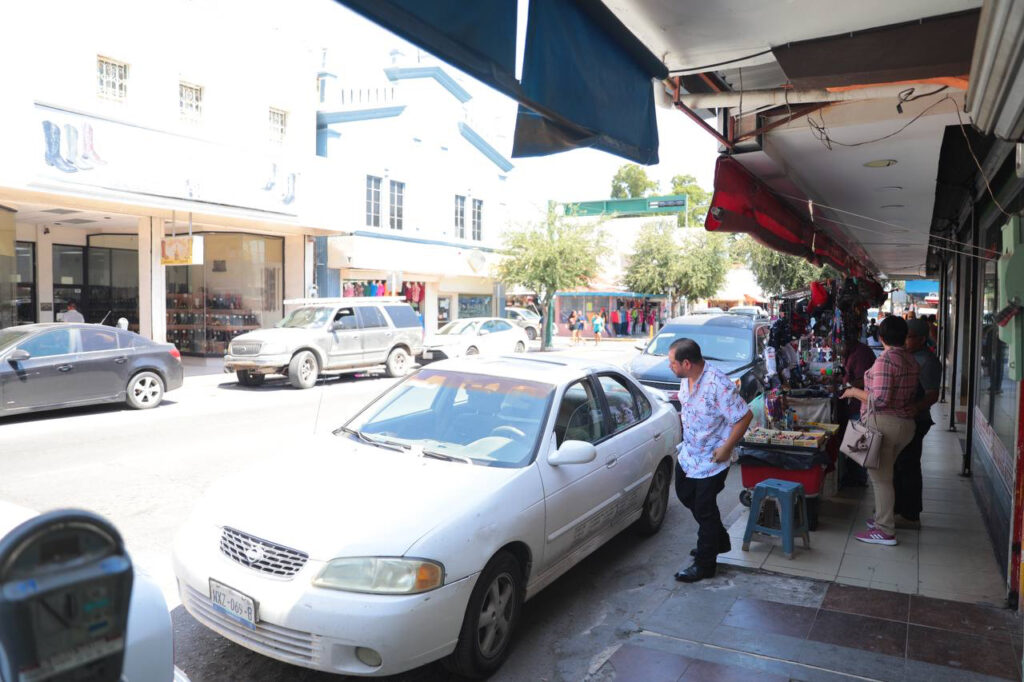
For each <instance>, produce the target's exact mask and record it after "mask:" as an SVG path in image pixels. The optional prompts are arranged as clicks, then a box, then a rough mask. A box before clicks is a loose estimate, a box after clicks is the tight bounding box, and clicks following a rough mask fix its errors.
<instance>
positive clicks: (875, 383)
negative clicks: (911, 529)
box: [839, 315, 920, 545]
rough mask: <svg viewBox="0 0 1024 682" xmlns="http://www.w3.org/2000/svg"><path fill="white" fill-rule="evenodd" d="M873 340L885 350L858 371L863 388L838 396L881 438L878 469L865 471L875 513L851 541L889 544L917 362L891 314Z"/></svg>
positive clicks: (910, 427)
mask: <svg viewBox="0 0 1024 682" xmlns="http://www.w3.org/2000/svg"><path fill="white" fill-rule="evenodd" d="M878 337H879V338H880V339H881V340H882V346H883V347H884V348H885V351H884V352H883V353H882V354H881V355H879V356H878V359H876V360H875V364H874V365H872V366H871V369H869V370H868V371H867V372H865V373H864V388H863V389H860V388H848V389H846V391H845V392H844V393H843V394H842V395H841V396H839V397H840V398H844V399H845V398H856V399H857V400H859V401H860V402H861V410H860V418H861V421H862V422H864V423H865V424H867V425H868V426H870V427H872V428H873V429H875V430H876V431H879V432H881V434H882V448H881V451H880V452H879V454H878V468H877V469H868V477H869V478H870V479H871V487H872V488H873V489H874V493H875V515H874V517H873V518H870V519H868V521H867V526H868V529H867V530H863V531H861V532H859V533H857V534H856V535H854V537H855V538H857V539H858V540H859V541H861V542H867V543H870V544H874V545H895V544H898V542H899V541H898V540H897V539H896V521H895V518H894V516H893V514H894V512H893V505H894V504H895V499H894V496H895V492H894V491H893V484H892V474H893V465H894V464H895V462H896V456H897V455H898V454H899V453H900V452H901V451H902V450H903V448H905V447H906V446H907V445H908V444H909V443H910V441H911V439H912V438H913V437H914V419H913V418H914V407H913V405H914V393H915V392H916V391H917V377H918V374H919V373H920V370H919V369H918V366H917V360H915V359H914V356H913V355H911V354H910V353H909V352H908V351H907V349H906V348H904V347H903V344H904V343H906V340H907V322H906V320H903V319H901V318H899V317H897V316H895V315H892V316H890V317H887V318H885V319H884V320H882V323H881V324H880V325H878Z"/></svg>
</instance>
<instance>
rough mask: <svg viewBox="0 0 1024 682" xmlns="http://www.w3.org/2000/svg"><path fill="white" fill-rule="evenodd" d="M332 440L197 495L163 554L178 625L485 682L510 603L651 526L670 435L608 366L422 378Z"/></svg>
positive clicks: (440, 367) (566, 360)
mask: <svg viewBox="0 0 1024 682" xmlns="http://www.w3.org/2000/svg"><path fill="white" fill-rule="evenodd" d="M335 436H337V438H331V439H330V440H329V442H326V443H323V442H321V446H320V447H319V448H317V449H316V450H312V449H310V450H306V449H303V448H299V447H297V448H296V449H295V450H294V451H293V452H289V453H287V455H283V456H282V457H281V458H280V461H279V462H277V463H276V464H274V465H271V466H269V467H266V468H263V469H261V470H257V471H251V472H249V473H247V474H244V475H239V476H235V477H232V478H231V479H229V480H226V481H223V482H222V483H220V484H217V485H216V486H215V487H214V488H213V489H211V490H210V491H208V492H207V495H206V496H205V497H204V499H203V501H202V502H201V503H200V504H199V506H198V507H197V508H196V510H195V511H194V513H193V514H192V516H191V518H190V519H189V520H188V521H187V522H186V524H185V525H184V526H183V527H182V529H181V531H180V532H179V534H178V536H177V539H176V541H175V546H174V570H175V573H176V575H177V578H178V584H179V588H180V591H181V600H182V603H183V604H184V605H185V608H186V609H187V610H188V611H189V613H191V614H192V615H193V616H194V617H195V618H196V619H197V620H198V621H199V622H200V623H202V624H203V625H205V626H206V627H208V628H210V629H212V630H214V631H216V632H218V633H220V634H221V635H223V636H224V637H227V638H228V639H230V640H233V641H234V642H236V643H238V644H240V645H242V646H244V647H247V648H249V649H252V650H253V651H255V652H258V653H260V654H263V655H265V656H269V657H271V658H275V659H278V660H281V661H286V662H288V663H292V664H295V665H299V666H304V667H307V668H312V669H316V670H324V671H329V672H335V673H344V674H348V675H365V676H381V675H390V674H394V673H398V672H401V671H403V670H408V669H411V668H415V667H418V666H421V665H423V664H426V663H428V662H430V661H434V660H436V659H444V662H445V664H446V665H447V666H448V667H449V668H451V669H453V670H454V671H456V672H457V673H460V674H462V675H465V676H468V677H485V676H487V675H489V674H490V673H492V672H493V671H494V670H496V669H497V668H498V667H499V666H500V665H501V663H502V662H503V661H504V659H505V657H506V656H507V655H508V652H509V642H510V640H511V637H512V633H513V630H514V629H515V627H516V623H517V621H518V619H519V614H520V610H521V606H522V603H523V601H524V600H525V599H528V598H530V597H532V596H533V595H534V594H536V593H537V592H538V591H540V590H541V589H542V588H544V587H545V586H547V585H549V584H550V583H551V582H552V581H554V580H555V579H556V578H558V577H559V576H560V575H562V574H563V573H564V572H565V571H567V570H568V569H569V568H571V567H572V566H574V565H575V564H576V563H578V562H579V561H580V560H582V559H583V558H584V557H586V556H587V555H588V554H590V553H591V552H593V551H594V550H595V549H597V548H598V547H599V546H601V545H602V544H603V543H605V542H607V541H608V540H609V539H611V538H612V537H613V536H615V535H616V534H617V533H619V532H620V531H622V530H623V529H625V528H627V527H628V526H630V525H634V526H635V528H636V529H637V530H638V531H639V532H641V533H645V534H652V533H655V532H657V530H658V529H659V528H660V527H661V524H662V521H663V520H664V518H665V511H666V508H667V506H668V493H669V487H670V483H671V480H672V468H673V459H674V455H675V451H676V444H677V443H678V442H679V438H680V424H679V417H678V416H677V415H676V412H675V410H674V409H673V408H672V406H671V405H669V404H668V403H666V402H663V401H662V400H661V399H659V398H657V397H655V396H653V395H652V394H650V393H648V392H647V391H646V390H645V389H644V388H643V387H642V386H640V384H638V383H636V382H635V381H634V380H633V379H631V378H630V377H629V376H627V375H626V374H624V373H623V372H622V371H621V370H620V369H618V368H615V367H613V366H611V365H606V364H603V363H597V362H594V361H588V360H586V359H582V358H574V357H568V356H555V355H547V356H545V357H544V358H543V359H533V358H531V357H529V356H511V357H500V358H466V359H462V360H451V361H446V362H443V363H439V364H437V365H431V366H429V367H426V368H423V369H420V370H419V371H418V372H416V373H415V374H413V375H411V376H410V377H408V378H406V379H405V380H403V381H401V382H400V383H397V384H395V385H394V386H393V387H392V388H391V389H389V390H388V391H387V392H386V393H384V394H383V395H382V396H381V397H379V398H377V399H376V400H375V401H374V402H372V403H370V404H369V405H368V406H366V407H365V408H364V409H363V410H362V411H361V412H360V413H359V414H357V415H356V416H355V417H353V418H352V419H351V420H350V421H349V422H348V423H347V424H345V426H343V427H341V428H340V429H338V430H337V431H336V432H335ZM323 445H326V446H327V447H324V446H323ZM296 452H305V453H306V454H304V455H301V456H297V455H296V454H294V453H296Z"/></svg>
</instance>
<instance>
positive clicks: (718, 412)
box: [668, 338, 754, 583]
mask: <svg viewBox="0 0 1024 682" xmlns="http://www.w3.org/2000/svg"><path fill="white" fill-rule="evenodd" d="M668 357H669V364H668V366H669V369H671V370H672V373H673V374H675V375H676V376H677V377H679V379H680V381H679V405H680V410H679V418H680V420H681V421H682V424H683V442H682V443H680V445H679V448H678V452H679V455H678V457H677V461H676V480H675V487H676V496H677V497H678V498H679V501H680V502H682V503H683V506H685V507H686V508H687V509H689V510H690V511H691V512H692V513H693V518H694V519H695V520H696V521H697V523H698V524H699V526H700V527H699V529H698V531H697V547H696V549H694V550H693V551H692V552H690V554H691V555H692V556H693V563H692V564H690V566H688V567H687V568H684V569H680V571H679V572H678V573H676V580H678V581H680V582H684V583H695V582H697V581H698V580H703V579H704V578H711V577H713V576H714V575H715V571H716V569H717V567H718V555H719V554H724V553H725V552H728V551H729V550H730V549H732V546H731V542H730V541H729V533H728V531H726V529H725V526H724V525H723V524H722V515H721V513H720V512H719V510H718V493H720V492H722V489H723V488H724V487H725V478H726V476H728V474H729V463H730V460H731V458H732V449H733V448H734V447H735V446H736V444H737V443H739V441H740V439H741V438H743V434H744V433H746V431H747V427H748V426H749V425H750V420H751V419H753V417H754V415H753V414H752V413H751V411H750V408H749V407H748V406H747V403H746V401H745V400H743V398H742V397H741V396H740V393H739V391H738V390H737V388H736V385H735V384H734V383H733V382H732V380H731V379H729V378H728V377H727V376H725V374H723V373H722V371H721V370H720V369H718V368H716V367H713V366H712V365H709V364H707V363H706V362H705V361H704V356H703V355H702V354H701V350H700V346H699V345H698V344H697V342H696V341H694V340H693V339H687V338H681V339H676V340H675V341H673V342H672V345H671V346H669V349H668Z"/></svg>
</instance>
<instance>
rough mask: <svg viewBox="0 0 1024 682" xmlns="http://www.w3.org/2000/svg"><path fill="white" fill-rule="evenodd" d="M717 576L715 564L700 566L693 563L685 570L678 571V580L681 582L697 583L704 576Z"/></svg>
mask: <svg viewBox="0 0 1024 682" xmlns="http://www.w3.org/2000/svg"><path fill="white" fill-rule="evenodd" d="M714 577H715V566H707V567H705V566H698V565H697V564H691V565H690V566H687V567H686V568H684V569H683V570H681V571H679V572H678V573H676V580H678V581H679V582H681V583H695V582H697V581H698V580H704V578H714Z"/></svg>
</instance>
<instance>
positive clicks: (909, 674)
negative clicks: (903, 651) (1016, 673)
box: [903, 659, 1003, 682]
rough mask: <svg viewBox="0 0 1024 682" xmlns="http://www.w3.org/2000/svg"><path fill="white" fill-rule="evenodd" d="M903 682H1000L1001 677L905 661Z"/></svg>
mask: <svg viewBox="0 0 1024 682" xmlns="http://www.w3.org/2000/svg"><path fill="white" fill-rule="evenodd" d="M904 670H905V672H904V674H903V682H1002V681H1003V678H1001V677H992V676H991V675H982V674H980V673H976V672H971V671H969V670H960V669H958V668H951V667H948V666H944V665H935V664H934V663H925V662H924V661H915V660H913V659H907V663H906V666H905V668H904Z"/></svg>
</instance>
